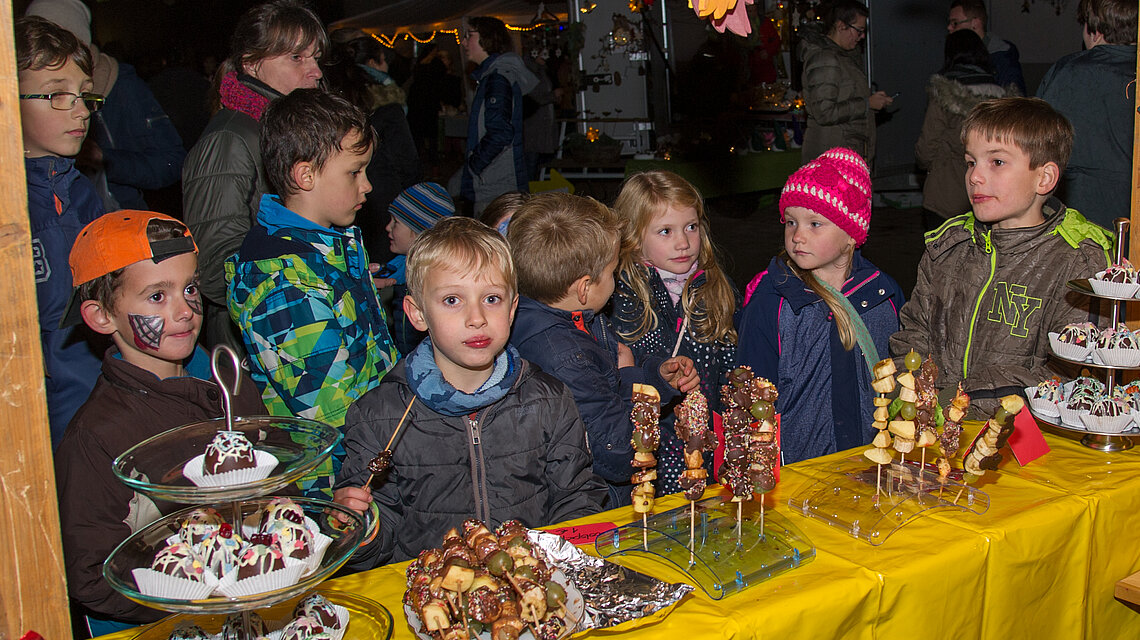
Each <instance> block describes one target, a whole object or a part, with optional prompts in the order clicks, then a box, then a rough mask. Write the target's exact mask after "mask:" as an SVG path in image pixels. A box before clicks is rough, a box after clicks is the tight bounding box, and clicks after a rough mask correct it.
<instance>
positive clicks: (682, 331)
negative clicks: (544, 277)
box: [613, 171, 739, 493]
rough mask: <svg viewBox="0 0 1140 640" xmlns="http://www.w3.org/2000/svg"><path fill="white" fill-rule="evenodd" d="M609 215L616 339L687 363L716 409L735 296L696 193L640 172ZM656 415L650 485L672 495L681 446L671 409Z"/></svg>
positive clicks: (730, 359) (728, 361) (731, 350)
mask: <svg viewBox="0 0 1140 640" xmlns="http://www.w3.org/2000/svg"><path fill="white" fill-rule="evenodd" d="M614 210H615V211H617V213H618V214H619V215H620V216H622V217H623V218H624V219H625V221H626V225H625V230H624V233H623V237H622V251H621V260H620V262H619V267H618V282H617V287H616V289H615V291H614V305H613V322H614V328H615V329H616V330H617V333H618V336H619V337H620V338H621V339H622V341H623V342H625V343H626V344H627V345H628V346H629V348H630V349H631V350H632V351H633V354H634V358H635V359H636V360H637V361H641V360H642V359H643V358H645V357H647V356H659V357H665V358H668V357H670V356H671V355H683V356H688V357H689V358H691V359H692V361H693V364H694V366H695V367H696V370H697V373H698V374H699V376H700V380H701V390H702V391H703V392H704V394H705V396H706V397H707V398H708V400H709V404H710V406H711V407H712V408H713V409H714V410H718V409H719V401H720V386H721V384H724V383H725V382H726V381H727V375H728V372H729V371H730V370H731V369H732V367H733V366H734V361H735V347H736V329H735V327H734V326H733V322H732V319H733V314H734V313H735V311H736V309H737V308H738V307H739V296H738V295H737V293H736V290H735V289H734V288H733V286H732V284H731V283H730V282H729V280H728V278H727V277H726V276H725V274H724V270H723V269H721V267H720V264H719V263H718V261H717V256H716V251H715V249H714V248H713V244H712V241H711V240H710V238H709V224H708V217H707V216H706V215H705V209H704V203H703V201H702V198H701V194H700V193H698V192H697V190H696V189H695V188H694V187H693V185H691V184H689V183H688V182H687V181H686V180H685V179H684V178H682V177H681V176H679V175H677V174H675V173H671V172H668V171H647V172H644V173H637V174H634V175H632V176H630V177H629V179H627V180H626V182H625V184H624V185H623V186H622V190H621V193H620V194H619V195H618V198H617V202H616V203H615V204H614ZM661 414H662V424H661V445H660V447H659V448H658V451H657V460H658V464H657V475H658V487H657V488H658V491H659V492H661V493H676V492H678V491H681V490H683V489H686V488H688V487H683V486H681V485H680V483H679V479H680V476H681V473H682V472H683V471H685V461H684V443H682V442H681V441H680V439H678V438H677V436H676V435H675V433H674V430H673V428H672V420H673V414H672V411H671V410H665V411H662V412H661ZM710 462H711V456H710Z"/></svg>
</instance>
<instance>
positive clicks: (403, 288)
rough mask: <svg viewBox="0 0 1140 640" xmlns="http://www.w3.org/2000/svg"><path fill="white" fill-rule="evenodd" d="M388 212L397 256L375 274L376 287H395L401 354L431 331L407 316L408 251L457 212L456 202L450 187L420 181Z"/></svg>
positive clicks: (396, 338)
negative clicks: (433, 228) (427, 233)
mask: <svg viewBox="0 0 1140 640" xmlns="http://www.w3.org/2000/svg"><path fill="white" fill-rule="evenodd" d="M388 213H389V214H390V215H391V216H392V220H391V221H390V222H389V223H388V226H387V231H388V242H389V248H390V249H391V250H392V253H394V254H396V257H394V258H392V259H391V260H389V261H388V264H386V265H384V267H383V268H382V269H381V270H380V271H379V272H378V273H376V274H375V278H376V286H377V287H385V286H391V287H393V296H392V314H391V317H392V320H393V324H394V326H393V330H392V340H393V341H394V342H395V343H396V348H397V349H399V350H400V353H401V354H403V355H407V354H408V353H409V352H411V350H412V349H415V348H416V345H418V344H419V343H420V341H421V340H423V339H424V336H426V335H427V334H426V333H421V332H419V331H416V329H415V327H413V326H412V323H410V322H408V319H407V317H405V316H404V296H405V295H406V294H407V292H408V287H407V283H406V280H405V274H404V262H405V260H406V257H407V256H406V254H407V253H408V249H410V248H411V247H412V243H413V242H415V240H416V238H417V237H418V236H419V235H420V234H421V233H423V232H424V231H427V230H428V229H430V228H432V227H433V226H435V223H437V222H439V221H440V220H443V219H444V218H446V217H448V216H453V215H455V203H454V202H452V200H451V196H449V195H447V189H444V188H443V187H442V186H440V185H439V184H436V183H435V182H420V183H418V184H413V185H412V186H410V187H408V188H407V189H404V190H403V191H401V192H400V195H398V196H396V199H395V200H393V201H392V204H390V205H388Z"/></svg>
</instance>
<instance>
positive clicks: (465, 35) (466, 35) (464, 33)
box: [461, 30, 479, 40]
mask: <svg viewBox="0 0 1140 640" xmlns="http://www.w3.org/2000/svg"><path fill="white" fill-rule="evenodd" d="M477 33H479V32H478V31H474V30H472V31H464V32H463V37H462V38H461V39H462V40H466V39H468V38H470V37H471V36H473V35H475V34H477Z"/></svg>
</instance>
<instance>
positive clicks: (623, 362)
mask: <svg viewBox="0 0 1140 640" xmlns="http://www.w3.org/2000/svg"><path fill="white" fill-rule="evenodd" d="M633 365H634V362H633V352H632V351H630V350H629V347H627V346H625V345H624V344H622V343H620V342H619V343H618V369H624V368H626V367H632V366H633Z"/></svg>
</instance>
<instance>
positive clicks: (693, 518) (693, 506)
mask: <svg viewBox="0 0 1140 640" xmlns="http://www.w3.org/2000/svg"><path fill="white" fill-rule="evenodd" d="M696 528H697V503H696V501H694V500H690V501H689V566H690V567H691V566H693V565H694V564H696V562H697V560H696V558H695V557H694V552H693V549H695V548H696V546H697V537H696Z"/></svg>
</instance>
